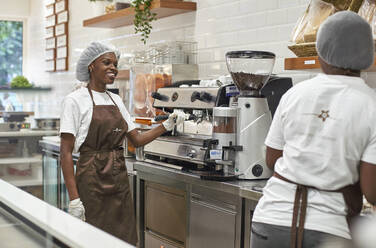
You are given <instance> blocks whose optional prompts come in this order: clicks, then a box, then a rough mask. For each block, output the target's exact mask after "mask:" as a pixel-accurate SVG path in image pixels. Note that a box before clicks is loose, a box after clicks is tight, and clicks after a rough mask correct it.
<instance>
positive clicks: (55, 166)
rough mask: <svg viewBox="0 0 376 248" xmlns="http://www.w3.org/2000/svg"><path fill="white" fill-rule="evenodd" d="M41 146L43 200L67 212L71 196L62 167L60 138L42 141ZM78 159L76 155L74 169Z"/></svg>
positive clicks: (74, 156)
mask: <svg viewBox="0 0 376 248" xmlns="http://www.w3.org/2000/svg"><path fill="white" fill-rule="evenodd" d="M54 141H55V142H54ZM54 144H55V145H54ZM40 146H41V148H42V161H43V193H44V194H43V198H44V200H45V201H46V202H48V203H49V204H51V205H52V206H55V207H57V208H60V209H62V210H64V211H67V210H68V205H69V195H68V191H67V188H66V186H65V183H64V176H63V172H62V169H61V165H60V151H59V148H60V145H59V137H51V138H50V139H46V140H42V141H41V142H40ZM77 159H78V154H74V155H73V165H74V169H76V163H77Z"/></svg>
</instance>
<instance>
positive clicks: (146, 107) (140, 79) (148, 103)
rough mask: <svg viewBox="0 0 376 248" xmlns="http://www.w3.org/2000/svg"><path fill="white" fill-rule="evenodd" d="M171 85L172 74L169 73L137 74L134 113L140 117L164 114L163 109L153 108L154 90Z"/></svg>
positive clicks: (134, 90)
mask: <svg viewBox="0 0 376 248" xmlns="http://www.w3.org/2000/svg"><path fill="white" fill-rule="evenodd" d="M168 85H171V75H167V74H160V73H155V74H150V73H141V74H137V75H136V78H135V82H134V87H133V102H134V106H133V113H134V114H135V115H136V116H139V117H155V116H157V115H160V114H164V113H163V111H161V110H159V109H155V108H153V103H154V98H153V97H152V96H151V95H152V93H153V92H155V91H157V89H159V88H161V87H165V86H168Z"/></svg>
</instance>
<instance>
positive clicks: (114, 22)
mask: <svg viewBox="0 0 376 248" xmlns="http://www.w3.org/2000/svg"><path fill="white" fill-rule="evenodd" d="M151 9H152V12H153V13H156V14H157V16H156V18H157V19H160V18H163V17H168V16H173V15H177V14H182V13H187V12H192V11H195V10H196V3H194V2H183V1H175V0H154V1H153V3H152V5H151ZM134 13H135V12H134V8H125V9H122V10H118V11H116V12H113V13H109V14H105V15H101V16H97V17H94V18H91V19H87V20H84V21H83V26H84V27H97V28H116V27H121V26H127V25H132V24H133V18H134Z"/></svg>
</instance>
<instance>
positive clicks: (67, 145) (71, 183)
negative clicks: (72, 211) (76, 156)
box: [60, 133, 79, 201]
mask: <svg viewBox="0 0 376 248" xmlns="http://www.w3.org/2000/svg"><path fill="white" fill-rule="evenodd" d="M74 141H75V138H74V136H73V135H72V134H70V133H62V134H61V138H60V163H61V168H62V170H63V175H64V181H65V185H66V187H67V189H68V194H69V199H70V200H71V201H72V200H74V199H77V198H79V195H78V191H77V186H76V180H75V178H74V167H73V158H72V152H73V147H74Z"/></svg>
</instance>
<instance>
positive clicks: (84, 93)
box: [64, 87, 90, 104]
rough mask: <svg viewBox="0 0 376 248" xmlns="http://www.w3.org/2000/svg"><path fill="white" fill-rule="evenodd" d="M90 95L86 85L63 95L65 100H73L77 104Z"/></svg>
mask: <svg viewBox="0 0 376 248" xmlns="http://www.w3.org/2000/svg"><path fill="white" fill-rule="evenodd" d="M88 97H90V95H89V93H88V90H87V88H86V87H81V88H79V89H76V90H74V91H72V92H71V93H69V94H68V95H67V96H65V99H64V100H65V101H70V102H75V103H77V104H79V103H80V102H82V101H85V99H86V98H88Z"/></svg>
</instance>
